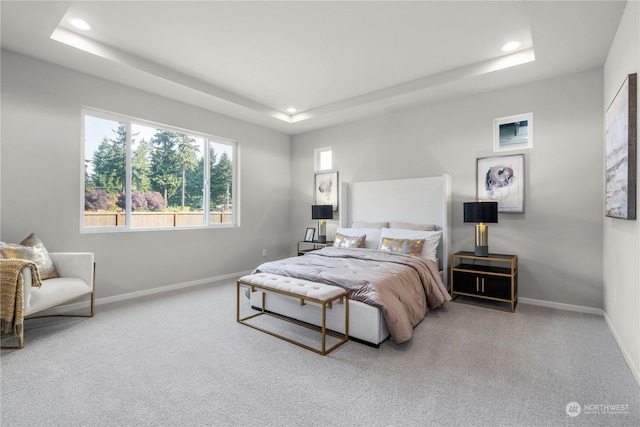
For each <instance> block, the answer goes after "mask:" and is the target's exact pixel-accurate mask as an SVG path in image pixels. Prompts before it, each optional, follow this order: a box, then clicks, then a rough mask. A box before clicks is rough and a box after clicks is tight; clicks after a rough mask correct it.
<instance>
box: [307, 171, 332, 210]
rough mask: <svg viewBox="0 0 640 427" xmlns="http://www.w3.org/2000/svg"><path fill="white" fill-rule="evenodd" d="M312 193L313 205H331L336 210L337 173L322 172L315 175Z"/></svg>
mask: <svg viewBox="0 0 640 427" xmlns="http://www.w3.org/2000/svg"><path fill="white" fill-rule="evenodd" d="M314 185H315V188H314V192H313V197H314V199H313V200H314V203H313V204H314V205H333V211H334V212H336V211H337V210H338V172H324V173H317V174H316V175H315V182H314Z"/></svg>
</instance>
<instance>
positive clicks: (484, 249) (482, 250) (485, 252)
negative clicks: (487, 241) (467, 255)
mask: <svg viewBox="0 0 640 427" xmlns="http://www.w3.org/2000/svg"><path fill="white" fill-rule="evenodd" d="M474 255H475V256H489V246H476V249H475V252H474Z"/></svg>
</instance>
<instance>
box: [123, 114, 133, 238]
mask: <svg viewBox="0 0 640 427" xmlns="http://www.w3.org/2000/svg"><path fill="white" fill-rule="evenodd" d="M126 127H127V147H126V162H125V164H126V167H125V170H126V174H125V175H126V177H125V192H124V194H125V228H127V229H131V228H132V227H131V225H132V223H131V220H132V214H131V212H132V209H131V193H132V188H131V187H132V186H131V181H132V179H133V178H132V176H133V172H132V171H133V166H132V164H133V160H132V154H131V146H132V142H131V139H132V138H131V122H130V121H127V122H126Z"/></svg>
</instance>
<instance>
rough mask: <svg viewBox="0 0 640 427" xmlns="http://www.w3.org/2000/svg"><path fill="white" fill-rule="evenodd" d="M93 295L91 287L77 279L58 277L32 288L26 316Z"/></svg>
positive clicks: (26, 307)
mask: <svg viewBox="0 0 640 427" xmlns="http://www.w3.org/2000/svg"><path fill="white" fill-rule="evenodd" d="M89 293H91V287H90V286H89V285H88V284H87V283H86V282H85V281H84V280H82V279H78V278H76V277H57V278H52V279H49V280H44V281H43V282H42V286H40V287H39V288H36V287H32V288H31V292H30V293H29V300H28V301H25V302H24V315H25V316H27V315H28V314H30V313H32V312H35V311H40V310H43V309H45V308H48V307H52V306H55V305H58V304H61V303H63V302H66V301H69V300H72V299H74V298H77V297H79V296H81V295H86V294H89Z"/></svg>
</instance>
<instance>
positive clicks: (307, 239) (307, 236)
mask: <svg viewBox="0 0 640 427" xmlns="http://www.w3.org/2000/svg"><path fill="white" fill-rule="evenodd" d="M315 234H316V229H315V228H307V232H306V233H304V241H305V242H313V237H314V236H315Z"/></svg>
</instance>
